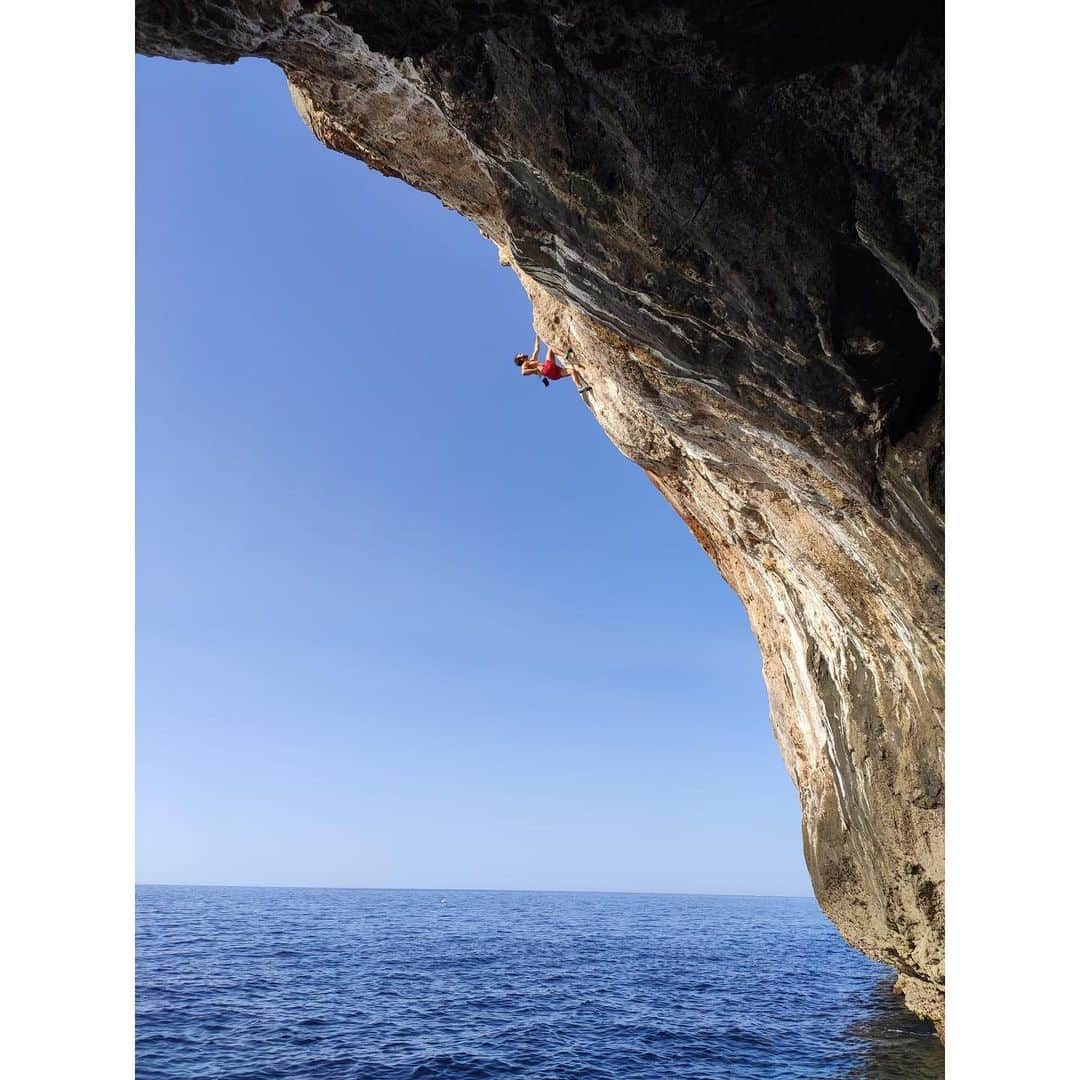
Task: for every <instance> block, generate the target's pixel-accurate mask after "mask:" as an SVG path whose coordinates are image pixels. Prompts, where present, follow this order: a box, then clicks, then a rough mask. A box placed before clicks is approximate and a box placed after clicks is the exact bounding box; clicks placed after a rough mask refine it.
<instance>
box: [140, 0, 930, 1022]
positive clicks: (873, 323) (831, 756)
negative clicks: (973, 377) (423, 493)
mask: <svg viewBox="0 0 1080 1080" xmlns="http://www.w3.org/2000/svg"><path fill="white" fill-rule="evenodd" d="M136 43H137V48H138V49H139V50H140V51H141V52H144V53H147V54H149V55H155V56H168V57H173V58H177V59H187V60H202V61H210V62H214V63H231V62H233V61H235V60H236V59H238V58H239V57H242V56H256V57H264V58H266V59H268V60H271V61H273V62H274V63H276V64H278V65H279V66H280V67H281V68H282V70H283V71H284V72H285V74H286V76H287V78H288V82H289V86H290V88H291V92H292V95H293V100H294V102H295V104H296V107H297V109H298V110H299V112H300V114H301V116H303V118H304V119H305V121H306V122H307V123H308V125H309V126H310V127H311V130H312V131H313V132H314V133H315V135H316V136H317V137H318V138H319V139H321V140H322V141H323V142H324V143H325V144H326V145H327V146H329V147H331V148H333V149H335V150H339V151H341V152H343V153H346V154H350V155H352V156H354V157H357V158H360V159H361V160H363V161H365V162H366V163H367V164H369V165H370V166H371V167H373V168H375V169H378V170H379V171H381V172H383V173H386V174H387V175H390V176H394V177H399V178H400V179H402V180H404V181H406V182H407V183H409V184H412V185H413V186H415V187H418V188H422V189H424V190H426V191H430V192H432V193H433V194H435V195H436V196H438V197H439V198H440V199H441V200H442V201H443V203H445V204H446V205H447V206H448V207H451V208H452V209H454V210H457V211H459V212H460V213H462V214H464V215H466V216H467V217H469V218H470V219H471V220H472V221H474V222H475V223H476V225H477V226H478V227H479V228H480V230H481V231H482V232H483V233H484V235H485V236H487V237H488V238H490V239H491V240H492V241H493V242H494V244H495V245H496V246H497V247H498V250H499V255H500V258H501V259H502V260H503V261H504V262H505V263H507V264H508V265H510V266H512V267H513V268H514V270H515V271H516V272H517V274H518V275H519V277H520V278H521V281H522V283H523V285H524V287H525V289H526V291H527V292H528V294H529V296H530V297H531V299H532V301H533V306H534V310H535V319H536V326H537V329H538V331H539V332H540V333H541V335H542V336H543V337H545V338H546V339H548V340H549V341H551V342H552V343H553V345H554V347H555V348H556V349H560V350H564V351H565V350H567V349H569V348H571V347H572V348H573V350H574V356H575V362H576V366H577V367H578V368H579V370H580V371H581V373H582V374H583V375H584V376H585V378H586V380H587V381H588V382H589V383H590V384H591V386H592V390H591V391H590V392H589V393H588V394H586V395H585V397H584V401H585V402H586V404H587V406H588V407H589V408H590V409H591V410H592V412H593V413H594V415H595V416H596V419H597V421H598V422H599V423H600V424H601V425H602V426H603V427H604V429H605V430H606V431H607V432H608V434H609V435H610V437H611V438H612V440H613V441H614V442H615V444H616V445H617V446H618V447H619V448H620V449H621V450H622V451H623V452H624V453H625V454H626V455H627V456H629V457H630V458H632V459H633V460H634V461H636V462H638V463H639V464H640V465H641V467H642V468H643V469H644V470H645V471H646V472H647V474H648V475H649V477H650V479H651V480H652V482H653V484H655V485H656V487H657V488H658V489H659V490H660V491H661V492H662V493H663V495H664V496H665V497H666V498H667V499H668V501H669V502H670V503H671V504H672V506H674V508H675V509H676V511H677V512H678V513H679V514H680V515H681V516H682V518H683V519H684V520H685V521H686V523H687V525H688V526H689V528H690V529H691V531H692V532H693V534H694V536H695V537H696V538H697V539H698V541H699V542H700V543H701V545H702V546H703V547H704V548H705V550H706V551H707V552H708V553H709V555H710V556H711V557H712V559H713V560H714V561H715V563H716V565H717V567H718V569H719V570H720V572H721V574H723V576H724V578H725V579H726V580H727V581H728V582H729V584H730V585H731V586H732V587H733V588H734V589H735V590H736V592H737V593H738V595H739V596H740V597H741V598H742V600H743V602H744V603H745V605H746V608H747V611H748V612H749V614H750V619H751V622H752V624H753V627H754V631H755V633H756V635H757V638H758V642H759V644H760V646H761V652H762V657H763V662H764V673H765V678H766V682H767V685H768V690H769V698H770V703H771V713H772V724H773V728H774V731H775V734H776V739H777V742H778V743H779V745H780V750H781V753H782V754H783V756H784V760H785V762H786V764H787V767H788V770H789V772H790V773H791V776H792V779H793V780H794V782H795V784H796V786H797V787H798V790H799V795H800V798H801V801H802V810H803V833H804V847H805V852H806V860H807V864H808V866H809V868H810V874H811V877H812V879H813V883H814V888H815V891H816V893H817V896H818V899H819V901H820V903H821V905H822V907H823V909H824V910H825V912H826V913H827V914H828V916H829V917H830V918H831V919H832V920H833V921H834V922H835V923H836V925H837V926H838V927H839V929H840V931H841V932H842V933H843V935H844V936H845V937H846V938H847V939H848V941H850V942H851V943H852V944H853V945H855V946H856V947H858V948H859V949H861V950H863V951H864V952H865V953H867V954H868V955H870V956H872V957H874V958H876V959H878V960H882V961H884V962H885V963H887V964H890V965H892V966H893V967H894V968H895V969H896V970H897V972H898V973H899V986H900V988H901V989H902V990H903V991H904V993H905V995H906V1000H907V1002H908V1004H909V1006H910V1007H911V1008H912V1009H914V1010H915V1011H916V1012H918V1013H920V1014H921V1015H924V1016H928V1017H930V1018H931V1019H933V1020H934V1021H935V1022H936V1023H937V1024H938V1026H939V1029H940V1028H941V1026H942V1025H943V1022H944V970H943V946H944V896H943V890H944V772H943V747H944V709H943V707H944V591H943V585H944V503H945V493H944V376H943V358H944V325H943V313H944V304H943V299H944V235H943V233H944V229H943V206H944V191H943V186H944V185H943V181H944V88H943V75H944V63H943V61H944V31H943V10H942V6H941V5H940V4H932V3H908V4H896V3H885V4H881V5H865V4H854V3H841V2H823V3H820V4H807V3H805V2H799V3H796V2H793V0H790V2H782V0H762V2H757V3H753V2H746V0H744V2H732V0H727V2H725V0H716V2H710V3H694V2H688V3H683V4H653V3H623V4H615V3H603V2H588V0H568V2H565V3H560V2H548V3H543V2H536V0H515V2H510V0H506V2H502V0H487V2H475V3H470V2H466V0H460V2H453V0H400V2H397V3H387V2H385V0H360V2H346V0H341V2H337V0H335V2H317V3H302V2H300V0H218V2H209V0H146V2H143V0H140V2H138V3H136ZM312 197H313V198H317V197H318V193H317V192H312ZM702 858H703V859H705V858H709V854H708V853H707V852H703V853H702Z"/></svg>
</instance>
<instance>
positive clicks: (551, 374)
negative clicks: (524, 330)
mask: <svg viewBox="0 0 1080 1080" xmlns="http://www.w3.org/2000/svg"><path fill="white" fill-rule="evenodd" d="M540 374H541V375H543V376H544V378H545V379H565V378H566V376H567V375H569V374H570V372H569V371H567V370H566V368H564V367H561V366H560V365H559V364H556V363H555V361H554V360H553V359H552V358H551V357H550V356H549V357H548V358H547V359H546V360H545V361H544V362H543V364H541V365H540Z"/></svg>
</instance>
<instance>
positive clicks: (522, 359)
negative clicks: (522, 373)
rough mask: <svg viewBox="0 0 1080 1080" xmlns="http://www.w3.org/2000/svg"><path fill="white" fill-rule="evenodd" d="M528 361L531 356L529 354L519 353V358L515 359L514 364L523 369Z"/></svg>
mask: <svg viewBox="0 0 1080 1080" xmlns="http://www.w3.org/2000/svg"><path fill="white" fill-rule="evenodd" d="M528 359H529V356H528V354H527V353H523V352H519V353H518V354H517V356H515V357H514V363H515V364H517V366H518V367H521V365H522V364H524V363H525V361H526V360H528Z"/></svg>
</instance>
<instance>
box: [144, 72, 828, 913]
mask: <svg viewBox="0 0 1080 1080" xmlns="http://www.w3.org/2000/svg"><path fill="white" fill-rule="evenodd" d="M137 169H138V172H137V214H138V218H137V226H138V250H137V282H138V292H137V320H138V326H137V344H138V357H137V364H138V367H137V453H138V477H137V499H138V502H137V514H138V539H137V544H138V549H137V553H138V562H137V574H138V612H137V618H138V623H137V649H138V653H137V656H138V729H137V755H138V761H137V799H138V819H137V826H138V832H137V876H138V879H139V880H140V881H145V882H176V883H179V882H188V883H218V884H277V885H341V886H379V887H381V886H387V887H420V888H423V887H431V888H447V889H449V888H537V889H612V890H650V891H651V890H659V891H677V892H681V891H688V892H689V891H693V892H750V893H796V894H808V893H809V884H808V880H807V876H806V871H805V868H804V866H803V861H802V849H801V840H800V832H799V815H798V806H797V799H796V796H795V791H794V788H793V787H792V785H791V782H790V780H789V779H788V777H787V775H786V773H785V772H784V768H783V765H782V763H781V761H780V756H779V753H778V751H777V749H776V746H775V744H774V742H773V738H772V733H771V731H770V728H769V723H768V707H767V702H766V697H765V691H764V686H763V684H762V680H761V673H760V668H761V662H760V657H759V655H758V651H757V646H756V644H755V642H754V640H753V638H752V636H751V634H750V630H749V625H748V623H747V619H746V616H745V614H744V612H743V610H742V607H741V605H740V604H739V603H738V601H737V600H736V599H735V597H734V595H733V594H732V593H731V591H730V590H729V589H728V587H727V586H726V585H725V584H724V582H723V580H722V579H721V578H720V576H719V575H718V574H717V572H716V571H715V569H714V568H713V566H712V564H711V563H710V562H709V560H708V559H707V558H706V556H705V555H704V554H703V552H702V551H701V550H700V548H699V547H698V546H697V544H696V543H695V542H694V540H693V538H692V537H691V535H690V533H689V532H688V531H687V529H686V527H685V526H684V525H683V523H682V522H681V521H680V520H679V519H678V517H677V516H676V515H675V513H674V512H673V511H672V510H671V509H670V508H669V507H668V506H667V504H666V503H665V502H664V501H663V499H662V498H661V497H660V496H659V494H658V493H657V492H656V491H655V490H654V489H653V488H652V486H651V485H650V484H649V482H648V480H647V479H646V477H645V475H644V474H643V473H642V472H640V470H639V469H638V468H637V467H636V466H635V465H633V464H631V463H630V462H629V461H627V460H626V459H625V458H623V457H622V456H621V455H620V454H619V452H618V451H617V450H616V449H615V448H614V446H612V445H611V443H610V442H609V441H608V439H607V438H606V436H605V435H604V433H603V432H602V430H601V429H600V428H599V426H598V425H597V424H596V423H595V421H594V420H593V419H592V417H591V416H590V414H589V413H588V411H587V410H586V409H585V408H584V406H583V405H582V402H581V401H580V399H579V398H578V397H577V395H576V393H575V392H574V390H573V388H572V387H570V386H569V385H568V384H562V385H556V384H553V385H552V386H551V387H550V388H549V389H547V390H544V389H543V388H542V387H541V386H540V385H539V383H538V381H537V380H535V379H529V380H524V379H521V378H520V377H519V376H518V374H517V371H516V369H515V368H514V367H513V365H512V364H511V361H510V358H511V356H512V355H513V354H514V353H515V352H517V351H521V350H525V349H528V348H530V347H531V344H532V330H531V321H530V315H531V313H530V309H529V305H528V302H527V300H526V298H525V295H524V293H523V292H522V290H521V287H520V285H519V284H518V282H517V279H516V278H515V277H514V275H513V273H512V272H511V271H510V270H508V269H504V268H501V267H500V266H499V264H498V259H497V256H496V252H495V249H494V247H493V246H492V245H491V244H489V243H488V242H487V241H485V240H484V239H483V238H482V237H481V236H480V235H479V233H478V232H477V231H476V230H475V228H474V227H473V226H472V225H470V224H469V223H468V222H466V221H465V220H464V219H462V218H460V217H458V216H457V215H455V214H452V213H451V212H449V211H448V210H446V209H445V208H443V207H442V206H441V205H440V204H439V203H438V202H437V201H436V200H435V199H434V198H432V197H431V196H428V195H423V194H420V193H418V192H415V191H412V190H411V189H409V188H408V187H406V186H405V185H404V184H402V183H400V182H397V181H393V180H388V179H386V178H384V177H382V176H380V175H378V174H377V173H375V172H372V171H370V170H368V169H367V168H365V167H364V166H363V165H362V164H360V163H359V162H357V161H354V160H351V159H349V158H346V157H343V156H341V155H338V154H334V153H331V152H330V151H329V150H326V149H325V148H324V147H322V146H321V145H320V144H319V143H318V142H316V140H315V139H314V137H313V136H312V135H311V134H310V133H309V132H308V131H307V129H306V128H305V127H304V125H303V124H302V122H301V121H300V120H299V118H298V117H297V116H296V114H295V112H294V111H293V108H292V105H291V103H290V101H289V97H288V93H287V90H286V87H285V83H284V78H283V76H282V75H281V73H280V72H279V71H278V70H277V69H276V68H274V67H271V66H270V65H268V64H263V63H260V62H255V61H245V62H242V63H240V64H239V65H236V66H235V67H211V66H206V65H197V64H180V63H174V62H169V61H164V60H146V59H143V58H139V60H138V61H137Z"/></svg>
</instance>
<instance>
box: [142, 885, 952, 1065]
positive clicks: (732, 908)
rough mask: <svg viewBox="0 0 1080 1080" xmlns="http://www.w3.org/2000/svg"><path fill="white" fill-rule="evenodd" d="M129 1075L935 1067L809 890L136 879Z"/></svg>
mask: <svg viewBox="0 0 1080 1080" xmlns="http://www.w3.org/2000/svg"><path fill="white" fill-rule="evenodd" d="M136 912H137V915H136V922H137V973H136V974H137V980H136V982H137V988H136V1075H137V1077H138V1080H165V1078H169V1080H181V1078H194V1077H214V1078H221V1080H226V1078H228V1080H241V1078H243V1080H272V1078H275V1077H289V1078H308V1077H310V1078H312V1080H315V1078H318V1080H338V1078H341V1080H345V1078H352V1080H361V1078H364V1080H366V1078H369V1077H370V1078H378V1080H384V1078H385V1080H396V1078H401V1080H405V1078H412V1077H430V1078H446V1080H451V1078H453V1080H458V1078H462V1080H463V1078H466V1077H468V1078H474V1077H475V1078H481V1077H511V1076H518V1077H536V1078H538V1080H540V1078H552V1080H555V1078H563V1077H574V1078H578V1077H580V1078H597V1080H599V1078H604V1080H636V1078H639V1077H650V1078H651V1077H656V1078H664V1080H671V1078H686V1080H690V1078H695V1080H697V1078H702V1080H704V1078H713V1077H724V1078H729V1077H730V1078H738V1077H755V1078H764V1077H785V1078H789V1077H790V1078H799V1077H828V1078H830V1080H836V1078H840V1077H872V1078H874V1080H891V1078H895V1080H921V1078H924V1077H925V1078H938V1077H941V1076H943V1075H944V1060H943V1052H942V1048H941V1045H940V1043H939V1042H938V1040H937V1038H936V1036H935V1035H934V1033H933V1030H932V1028H931V1027H930V1026H929V1025H927V1024H924V1023H922V1022H920V1021H918V1020H915V1019H914V1018H913V1017H912V1016H911V1015H910V1014H909V1013H907V1012H906V1011H905V1010H904V1009H903V1007H902V1006H901V1005H900V1003H899V1001H898V999H897V998H896V997H895V996H894V995H893V994H892V993H891V992H890V990H889V987H890V984H891V979H892V976H891V972H890V971H889V970H888V969H887V968H883V967H881V966H879V965H877V964H874V963H872V962H871V961H869V960H867V959H866V958H865V957H863V956H862V955H861V954H859V953H857V952H855V951H854V950H853V949H851V948H849V947H848V946H847V945H846V944H844V942H843V941H842V940H841V938H840V936H839V935H838V934H837V932H836V930H835V929H834V928H833V927H832V925H831V924H830V923H829V922H828V921H827V920H826V919H825V917H824V916H823V915H822V914H821V912H820V911H819V909H818V907H817V905H816V904H815V903H814V901H813V900H809V899H791V898H762V897H734V896H662V895H642V894H628V893H545V892H447V893H438V892H424V891H413V890H402V891H396V890H387V891H379V890H367V889H243V888H192V887H173V886H160V885H148V886H140V887H139V888H138V889H137V895H136Z"/></svg>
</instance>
